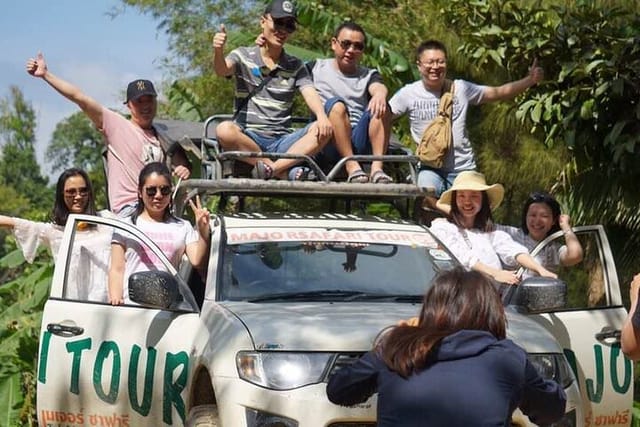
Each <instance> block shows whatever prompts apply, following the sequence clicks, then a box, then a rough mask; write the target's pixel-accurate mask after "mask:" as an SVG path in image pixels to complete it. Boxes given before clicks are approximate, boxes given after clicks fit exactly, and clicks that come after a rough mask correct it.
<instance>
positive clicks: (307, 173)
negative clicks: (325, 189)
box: [288, 166, 318, 181]
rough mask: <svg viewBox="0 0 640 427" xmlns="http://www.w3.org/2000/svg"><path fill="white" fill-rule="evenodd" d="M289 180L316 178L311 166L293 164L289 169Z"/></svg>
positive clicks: (312, 179)
mask: <svg viewBox="0 0 640 427" xmlns="http://www.w3.org/2000/svg"><path fill="white" fill-rule="evenodd" d="M288 177H289V181H315V180H316V179H318V178H317V177H316V174H315V172H314V171H313V170H311V168H308V167H306V166H294V167H292V168H291V169H289V174H288Z"/></svg>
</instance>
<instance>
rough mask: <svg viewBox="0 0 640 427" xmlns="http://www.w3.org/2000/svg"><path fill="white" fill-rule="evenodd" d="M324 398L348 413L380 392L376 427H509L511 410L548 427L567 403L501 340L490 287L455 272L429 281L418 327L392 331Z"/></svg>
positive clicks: (499, 313) (342, 373)
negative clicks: (352, 407)
mask: <svg viewBox="0 0 640 427" xmlns="http://www.w3.org/2000/svg"><path fill="white" fill-rule="evenodd" d="M326 392H327V396H328V398H329V400H330V401H331V402H333V403H335V404H338V405H347V406H351V405H355V404H358V403H362V402H365V401H366V400H367V399H368V398H369V397H370V396H371V395H373V394H374V393H376V392H377V393H378V407H377V420H376V421H377V426H378V427H423V426H429V427H439V426H442V427H445V426H446V427H451V426H478V425H482V426H508V425H510V421H511V414H512V413H513V411H514V410H515V409H516V407H519V408H520V409H521V410H522V412H523V413H525V414H526V415H527V416H528V417H529V419H530V420H531V421H532V422H534V423H536V424H539V425H546V424H550V423H552V422H555V421H556V420H558V419H560V418H561V417H562V416H563V415H564V412H565V406H566V399H567V398H566V395H565V393H564V390H563V389H562V387H561V386H560V385H559V384H558V383H556V382H555V381H552V380H545V379H543V378H542V377H541V376H540V374H539V373H538V371H537V370H536V368H535V367H534V366H533V365H532V364H531V363H530V362H529V360H528V358H527V353H526V352H525V351H524V349H522V348H521V347H519V346H518V345H516V344H515V343H513V342H512V341H511V340H509V339H507V338H506V315H505V311H504V307H503V305H502V301H501V300H500V297H499V296H498V294H497V292H496V291H495V290H494V288H493V285H492V284H491V282H490V281H489V280H488V279H487V278H486V277H485V276H484V275H482V274H481V273H478V272H475V271H465V270H464V269H462V268H460V267H458V268H455V269H454V270H451V271H445V272H442V273H440V274H439V275H438V276H436V278H435V279H434V280H433V282H432V284H431V286H430V287H429V290H428V291H427V293H426V294H425V296H424V299H423V304H422V308H421V311H420V316H419V318H418V322H417V325H415V326H412V325H409V324H402V325H397V326H394V327H393V328H392V329H391V330H390V331H388V332H386V333H385V334H384V335H382V337H381V338H380V339H378V340H377V342H376V343H375V345H374V348H373V349H372V350H371V351H369V352H368V353H366V354H365V355H364V356H362V357H361V358H360V359H359V360H357V361H355V362H354V363H353V364H351V365H349V366H345V367H343V368H341V369H340V370H338V371H337V372H336V373H335V374H334V375H333V376H332V377H331V378H330V379H329V383H328V384H327V389H326Z"/></svg>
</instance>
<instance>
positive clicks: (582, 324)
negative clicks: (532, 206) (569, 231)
mask: <svg viewBox="0 0 640 427" xmlns="http://www.w3.org/2000/svg"><path fill="white" fill-rule="evenodd" d="M574 231H575V232H576V235H577V236H578V239H579V240H580V243H581V244H582V248H583V251H584V257H583V260H582V261H581V262H580V263H579V264H577V265H574V266H571V267H561V268H560V271H559V272H558V276H559V278H560V279H561V280H563V281H564V282H565V283H566V284H567V289H568V298H567V305H566V307H565V308H564V309H561V310H556V311H553V312H549V313H544V314H539V315H533V316H532V318H534V319H535V320H536V321H537V322H539V323H540V324H542V325H543V326H545V327H547V328H548V329H549V330H550V331H551V333H552V334H553V335H554V336H555V337H556V338H557V339H558V342H559V343H560V345H561V346H562V347H563V349H564V352H565V355H566V356H567V359H568V360H569V363H570V364H571V365H572V368H573V370H574V373H575V375H576V378H577V379H578V382H579V387H580V393H581V396H582V401H583V405H584V406H583V408H584V414H585V420H584V425H585V426H593V425H616V426H628V425H630V423H631V408H632V405H633V364H632V363H631V361H630V360H629V359H627V358H626V357H625V356H624V355H623V354H622V351H621V349H620V331H621V328H622V324H623V322H624V319H625V317H626V315H627V310H626V309H625V307H624V306H623V304H622V297H621V292H620V286H619V283H618V275H617V272H616V267H615V263H614V260H613V256H612V254H611V249H610V247H609V242H608V240H607V236H606V234H605V232H604V228H603V227H602V226H585V227H576V228H574ZM557 234H558V236H557V237H556V238H555V239H551V240H550V241H548V242H547V241H545V242H542V244H541V245H539V246H538V247H536V248H535V249H534V251H533V252H532V255H535V254H537V253H538V252H539V251H540V250H541V249H542V248H543V247H544V246H547V245H551V244H553V242H556V244H557V243H560V244H563V243H564V241H563V238H562V234H561V233H557ZM547 240H549V239H547Z"/></svg>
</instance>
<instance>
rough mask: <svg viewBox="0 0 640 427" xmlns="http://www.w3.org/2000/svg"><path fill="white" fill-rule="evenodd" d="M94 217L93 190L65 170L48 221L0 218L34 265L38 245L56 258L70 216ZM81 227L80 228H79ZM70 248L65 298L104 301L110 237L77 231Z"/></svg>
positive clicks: (77, 173)
mask: <svg viewBox="0 0 640 427" xmlns="http://www.w3.org/2000/svg"><path fill="white" fill-rule="evenodd" d="M74 213H77V214H87V215H95V214H96V208H95V202H94V195H93V188H92V187H91V181H90V180H89V176H88V175H87V173H86V172H85V171H84V170H82V169H78V168H71V169H67V170H65V171H64V172H62V174H60V177H59V178H58V182H57V184H56V197H55V202H54V205H53V209H52V210H51V215H50V218H51V222H36V221H29V220H26V219H22V218H15V217H9V216H5V215H0V227H6V228H11V229H12V231H13V235H14V236H15V238H16V242H17V244H18V247H19V248H20V249H21V250H22V254H23V255H24V258H25V259H26V260H27V262H30V263H31V262H33V260H34V258H35V256H36V253H37V249H38V246H40V245H41V244H42V245H45V246H47V247H48V248H49V250H50V251H51V255H53V257H54V258H55V257H57V255H58V250H59V249H60V244H61V242H62V236H63V234H64V227H65V225H66V224H67V218H68V217H69V215H70V214H74ZM79 228H80V225H79ZM78 231H79V233H77V234H76V238H75V240H74V246H73V249H72V257H74V258H73V259H72V261H71V263H70V266H69V274H68V275H67V277H68V279H67V286H66V291H65V297H66V298H69V299H81V300H92V301H103V302H106V301H107V292H106V291H107V286H106V274H107V271H108V264H109V242H110V237H111V236H110V234H109V233H105V231H104V230H100V229H98V228H97V227H87V228H83V229H79V230H78Z"/></svg>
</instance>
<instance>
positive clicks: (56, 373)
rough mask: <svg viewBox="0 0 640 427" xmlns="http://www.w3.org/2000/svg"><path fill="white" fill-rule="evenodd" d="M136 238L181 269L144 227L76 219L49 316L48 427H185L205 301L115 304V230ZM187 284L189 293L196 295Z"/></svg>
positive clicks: (41, 363) (44, 358) (42, 421)
mask: <svg viewBox="0 0 640 427" xmlns="http://www.w3.org/2000/svg"><path fill="white" fill-rule="evenodd" d="M115 230H118V232H120V233H123V232H126V233H129V235H130V236H132V238H134V239H135V240H136V241H137V242H138V243H139V244H140V245H144V246H146V247H147V249H148V250H150V251H152V252H153V253H154V254H155V255H156V256H157V257H158V258H160V259H161V260H162V262H163V264H164V266H165V267H166V271H168V272H169V273H171V274H172V275H174V276H176V270H175V269H174V268H173V266H171V264H170V263H169V261H168V260H167V259H166V258H165V257H164V255H163V254H162V252H161V251H160V250H159V249H158V247H157V246H155V245H154V244H153V243H152V242H151V241H150V240H149V239H148V238H147V237H146V236H144V235H143V234H142V233H140V232H139V231H138V230H137V229H135V227H133V226H131V225H129V224H124V223H122V222H120V221H117V220H113V219H105V218H97V217H91V216H86V215H72V216H71V217H70V219H69V223H68V224H67V227H66V229H65V235H64V239H63V243H62V246H61V249H60V252H59V254H58V257H57V258H56V267H55V272H54V277H53V281H52V286H51V294H50V296H49V299H48V300H47V302H46V304H45V308H44V313H43V317H42V328H41V332H40V344H39V345H40V348H39V355H38V374H37V394H38V397H37V411H38V422H39V425H40V426H47V427H62V426H64V427H70V426H86V425H95V426H123V427H124V426H136V425H154V426H163V425H180V426H181V425H183V422H184V419H185V410H186V408H188V402H187V399H188V396H187V394H188V393H187V390H188V386H189V384H188V382H189V378H190V375H189V374H190V371H191V370H192V362H193V361H192V359H191V356H190V355H192V354H194V353H193V352H192V346H193V343H194V342H195V341H194V336H195V335H196V333H197V331H198V330H199V328H198V325H199V315H198V307H197V305H193V304H191V305H190V304H188V303H184V304H182V305H180V307H179V308H177V309H171V310H161V309H157V308H150V307H143V306H140V305H133V304H131V305H122V306H111V305H109V304H108V302H107V299H106V292H105V291H106V286H107V273H108V265H109V254H110V242H111V234H112V233H113V231H115ZM187 292H189V291H188V289H186V287H185V285H184V282H183V285H182V286H181V294H182V296H183V299H184V300H185V301H189V300H191V301H192V300H193V297H192V296H191V295H188V294H187Z"/></svg>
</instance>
